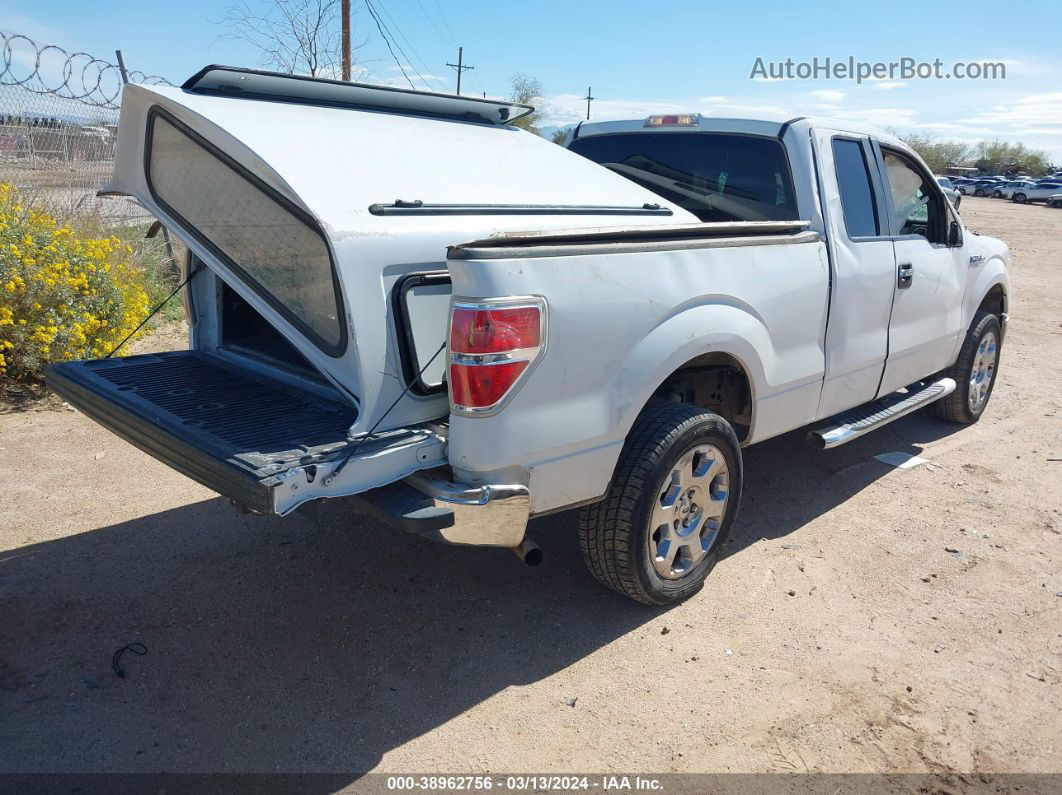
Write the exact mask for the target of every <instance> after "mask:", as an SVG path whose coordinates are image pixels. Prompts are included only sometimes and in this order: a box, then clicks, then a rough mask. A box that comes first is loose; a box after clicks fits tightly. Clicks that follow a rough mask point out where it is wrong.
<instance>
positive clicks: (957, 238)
mask: <svg viewBox="0 0 1062 795" xmlns="http://www.w3.org/2000/svg"><path fill="white" fill-rule="evenodd" d="M948 245H949V246H961V245H962V227H961V226H959V222H958V221H952V222H951V223H950V224H948Z"/></svg>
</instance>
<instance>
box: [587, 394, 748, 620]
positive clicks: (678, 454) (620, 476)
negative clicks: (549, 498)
mask: <svg viewBox="0 0 1062 795" xmlns="http://www.w3.org/2000/svg"><path fill="white" fill-rule="evenodd" d="M698 445H712V446H713V447H715V448H716V449H717V450H718V451H719V452H720V453H721V454H722V456H723V458H724V459H725V462H726V466H727V471H728V475H729V483H728V488H727V489H726V491H727V493H728V495H727V500H726V503H725V507H724V509H723V515H722V518H721V520H720V521H719V522H718V529H716V530H715V531H714V540H711V541H710V546H709V547H708V549H707V551H706V552H704V553H700V554H703V557H700V559H699V562H697V563H696V564H692V563H691V565H690V569H689V571H688V572H686V573H684V574H682V575H681V576H680V577H677V578H674V579H668V578H666V577H663V576H661V574H660V573H658V572H657V570H656V568H655V566H654V563H653V560H652V559H651V553H650V543H651V533H650V528H649V524H650V518H651V516H652V515H653V511H654V509H655V508H656V506H657V502H658V501H659V500H660V499H661V496H662V495H661V492H662V490H664V488H665V483H666V482H671V481H669V480H668V479H669V478H671V477H672V472H673V471H678V470H676V466H677V465H678V463H679V461H680V460H681V459H682V458H683V457H684V456H685V455H687V454H688V453H689V452H690V451H691V449H692V448H694V447H696V446H698ZM694 466H695V467H696V461H695V462H694ZM741 467H742V464H741V447H740V445H739V443H738V439H737V435H736V434H735V433H734V429H733V428H732V427H730V423H728V422H727V421H726V420H724V419H723V418H722V417H720V416H719V415H718V414H714V413H712V412H710V411H706V410H704V409H701V408H697V407H696V406H690V405H687V404H683V403H672V402H670V401H666V400H657V399H654V400H651V401H650V402H649V404H648V405H647V406H646V407H645V409H644V410H643V411H642V413H641V415H639V417H638V419H637V421H636V422H635V423H634V427H633V428H632V429H631V432H630V433H629V434H628V435H627V441H626V443H625V444H624V446H623V451H622V452H621V453H620V458H619V463H618V464H617V465H616V472H615V474H614V475H613V478H612V482H611V483H610V484H609V489H608V491H607V492H606V493H605V497H604V499H602V500H601V502H599V503H596V504H594V505H589V506H587V507H585V508H583V509H582V511H581V512H580V515H579V545H580V547H581V548H582V552H583V560H584V561H585V562H586V565H587V567H588V568H589V569H590V573H591V574H593V575H594V577H595V578H596V579H597V580H598V581H599V582H600V583H602V584H603V585H606V586H608V587H609V588H611V589H612V590H614V591H617V592H619V593H621V594H623V595H624V596H628V597H630V598H631V599H633V600H635V601H636V602H641V603H642V604H647V605H667V604H675V603H677V602H681V601H683V600H685V599H688V598H689V597H691V596H693V595H694V594H695V593H697V591H699V590H700V589H701V586H702V585H703V584H704V579H705V577H707V576H708V573H709V572H710V571H711V570H712V568H714V566H715V564H716V562H717V560H718V558H719V551H720V549H721V548H722V546H723V543H724V541H725V540H726V536H727V533H728V532H729V530H730V527H731V525H732V524H733V523H734V519H735V517H736V516H737V513H738V504H739V502H740V500H741V482H742V468H741ZM676 527H677V525H676ZM652 537H653V538H655V536H652ZM658 560H659V559H658ZM663 565H666V564H663Z"/></svg>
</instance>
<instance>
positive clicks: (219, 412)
mask: <svg viewBox="0 0 1062 795" xmlns="http://www.w3.org/2000/svg"><path fill="white" fill-rule="evenodd" d="M46 375H47V382H48V387H49V388H50V389H52V390H53V391H54V392H56V393H58V394H59V395H61V396H62V397H63V398H65V399H66V400H67V401H68V402H69V403H70V404H71V405H73V406H75V407H76V408H78V409H80V410H81V411H82V412H84V413H85V414H86V415H88V416H89V417H91V418H92V419H94V420H96V421H97V422H99V423H100V424H101V425H103V426H104V427H106V428H108V429H109V430H111V431H113V432H114V433H116V434H118V435H119V436H121V437H122V438H124V439H126V440H127V441H129V442H131V443H132V444H134V445H136V446H137V447H139V448H140V449H141V450H144V451H145V452H146V453H148V454H150V455H152V456H154V457H155V458H157V459H159V460H160V461H162V462H163V463H165V464H167V465H169V466H171V467H173V468H174V469H176V470H178V471H179V472H182V473H183V474H185V475H187V476H188V477H190V478H192V479H193V480H196V481H198V482H200V483H202V484H203V485H204V486H207V487H208V488H211V489H213V490H215V491H217V492H220V493H221V494H223V495H225V496H227V497H230V498H231V499H233V500H235V501H237V502H239V503H241V504H242V505H245V506H246V507H248V508H251V509H253V510H256V511H260V512H262V513H272V512H273V507H274V505H273V494H272V488H273V487H274V486H275V485H276V484H277V483H278V482H279V481H280V479H281V477H280V476H282V475H283V473H284V472H286V471H287V470H289V469H291V468H293V467H296V466H304V465H308V464H314V463H319V462H323V461H331V460H334V459H336V458H338V457H340V456H342V455H344V454H346V451H347V449H348V446H349V444H350V442H349V441H348V439H347V429H348V428H350V426H351V425H352V424H353V423H354V420H355V419H356V417H357V409H356V408H355V407H354V406H352V405H350V404H348V403H344V402H341V401H340V400H338V399H337V400H335V401H332V400H328V399H326V398H322V397H319V396H318V395H316V394H314V393H310V392H308V391H304V390H300V389H298V388H296V387H293V386H290V385H288V384H285V383H281V382H279V381H274V380H271V379H268V378H266V377H264V376H262V375H260V374H258V373H256V372H253V371H250V370H248V369H245V368H241V367H239V366H237V365H235V364H233V363H232V362H230V361H228V360H225V359H222V358H220V357H217V356H212V355H209V354H206V353H203V352H201V351H173V352H167V353H155V354H145V355H141V356H129V357H125V358H121V359H100V360H96V361H79V362H65V363H63V364H55V365H51V366H50V367H49V368H48V370H47V373H46Z"/></svg>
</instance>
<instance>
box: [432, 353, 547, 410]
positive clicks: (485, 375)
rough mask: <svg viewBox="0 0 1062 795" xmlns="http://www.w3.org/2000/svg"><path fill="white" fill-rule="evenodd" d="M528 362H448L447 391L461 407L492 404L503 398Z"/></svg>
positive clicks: (481, 406)
mask: <svg viewBox="0 0 1062 795" xmlns="http://www.w3.org/2000/svg"><path fill="white" fill-rule="evenodd" d="M528 364H530V362H528V361H527V360H526V359H524V360H519V361H513V362H498V363H497V364H451V365H450V394H452V395H453V399H454V403H455V404H456V405H458V406H463V407H465V408H487V407H488V406H493V405H494V404H495V403H498V402H499V401H501V399H502V398H503V397H505V393H506V392H508V391H509V389H510V388H512V386H513V384H515V383H516V379H517V378H519V377H520V374H521V373H523V371H524V370H526V369H527V365H528Z"/></svg>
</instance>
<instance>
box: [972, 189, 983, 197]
mask: <svg viewBox="0 0 1062 795" xmlns="http://www.w3.org/2000/svg"><path fill="white" fill-rule="evenodd" d="M984 195H985V192H984V190H983V189H981V188H978V189H977V190H975V191H974V196H984Z"/></svg>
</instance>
